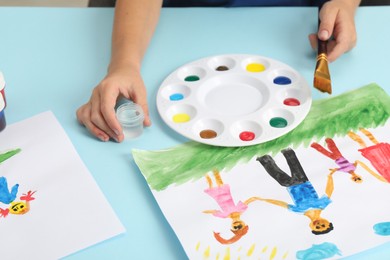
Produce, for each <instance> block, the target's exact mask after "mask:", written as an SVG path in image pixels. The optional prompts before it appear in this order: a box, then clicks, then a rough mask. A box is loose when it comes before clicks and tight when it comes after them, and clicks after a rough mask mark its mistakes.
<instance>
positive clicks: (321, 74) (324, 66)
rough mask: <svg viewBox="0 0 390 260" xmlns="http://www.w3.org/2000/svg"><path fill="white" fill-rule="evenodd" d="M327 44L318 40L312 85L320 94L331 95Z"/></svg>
mask: <svg viewBox="0 0 390 260" xmlns="http://www.w3.org/2000/svg"><path fill="white" fill-rule="evenodd" d="M321 6H322V5H320V7H319V8H318V14H319V12H320V10H321ZM320 22H321V21H320V19H319V18H318V28H319V26H320ZM327 44H328V41H323V40H320V39H319V38H318V52H317V64H316V69H315V72H314V82H313V85H314V87H315V88H316V89H318V90H319V91H321V92H327V93H329V94H332V84H331V80H330V73H329V68H328V58H327V54H328V53H327V47H326V46H327Z"/></svg>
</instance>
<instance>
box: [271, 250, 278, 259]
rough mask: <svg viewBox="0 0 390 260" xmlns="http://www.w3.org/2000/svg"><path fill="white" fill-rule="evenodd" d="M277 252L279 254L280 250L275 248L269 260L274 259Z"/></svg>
mask: <svg viewBox="0 0 390 260" xmlns="http://www.w3.org/2000/svg"><path fill="white" fill-rule="evenodd" d="M277 252H278V249H277V248H276V247H274V248H273V249H272V252H271V255H270V256H269V259H270V260H272V259H274V258H275V256H276V253H277Z"/></svg>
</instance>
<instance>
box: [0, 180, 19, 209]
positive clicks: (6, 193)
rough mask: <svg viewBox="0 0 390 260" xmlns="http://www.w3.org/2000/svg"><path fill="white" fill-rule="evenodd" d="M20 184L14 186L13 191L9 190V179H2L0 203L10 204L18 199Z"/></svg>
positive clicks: (0, 181)
mask: <svg viewBox="0 0 390 260" xmlns="http://www.w3.org/2000/svg"><path fill="white" fill-rule="evenodd" d="M18 189H19V184H15V185H14V186H12V188H11V191H10V190H9V189H8V183H7V179H6V178H5V177H0V202H2V203H4V204H10V203H11V202H13V201H14V200H15V199H16V195H17V194H18Z"/></svg>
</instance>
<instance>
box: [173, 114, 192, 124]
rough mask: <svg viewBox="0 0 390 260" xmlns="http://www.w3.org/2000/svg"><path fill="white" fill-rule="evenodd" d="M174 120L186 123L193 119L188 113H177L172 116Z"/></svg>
mask: <svg viewBox="0 0 390 260" xmlns="http://www.w3.org/2000/svg"><path fill="white" fill-rule="evenodd" d="M172 120H173V122H175V123H185V122H188V121H190V120H191V117H190V116H189V115H188V114H186V113H180V114H176V115H174V116H173V117H172Z"/></svg>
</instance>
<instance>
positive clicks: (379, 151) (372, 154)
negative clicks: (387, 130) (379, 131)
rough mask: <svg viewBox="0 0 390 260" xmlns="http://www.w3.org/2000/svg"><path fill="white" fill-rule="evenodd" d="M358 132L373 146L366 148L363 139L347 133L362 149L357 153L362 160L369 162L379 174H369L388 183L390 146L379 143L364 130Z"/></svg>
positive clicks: (389, 178)
mask: <svg viewBox="0 0 390 260" xmlns="http://www.w3.org/2000/svg"><path fill="white" fill-rule="evenodd" d="M359 130H360V131H361V132H362V133H363V134H364V135H365V136H367V137H368V139H369V140H370V141H371V142H373V143H374V145H371V146H367V145H366V143H365V142H364V141H363V139H362V138H361V137H360V136H359V135H357V134H356V133H354V132H352V131H350V132H349V133H348V136H349V137H350V138H351V139H352V140H354V141H356V142H357V143H358V144H359V145H360V146H361V147H363V148H361V149H359V152H361V154H362V155H363V157H364V158H366V159H367V160H369V161H370V163H371V164H372V166H374V168H375V169H376V170H377V171H378V173H379V174H377V173H375V172H370V173H371V174H372V175H373V176H374V177H376V178H377V179H379V180H381V181H383V182H388V183H390V144H388V143H379V142H378V141H377V140H376V139H375V137H374V136H373V135H372V134H371V133H370V132H369V131H368V130H366V129H364V128H360V129H359Z"/></svg>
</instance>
